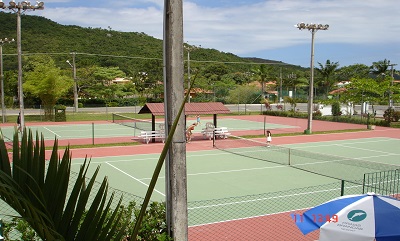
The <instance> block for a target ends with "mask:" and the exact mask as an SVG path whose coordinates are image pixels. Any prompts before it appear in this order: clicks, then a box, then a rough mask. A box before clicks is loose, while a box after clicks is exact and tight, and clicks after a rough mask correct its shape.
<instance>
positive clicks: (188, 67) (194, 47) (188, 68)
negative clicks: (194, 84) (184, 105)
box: [183, 44, 197, 103]
mask: <svg viewBox="0 0 400 241" xmlns="http://www.w3.org/2000/svg"><path fill="white" fill-rule="evenodd" d="M183 47H184V48H185V49H186V51H187V59H188V63H187V71H188V87H187V89H188V91H190V52H191V51H193V50H195V49H197V47H196V46H190V45H189V44H186V45H183ZM190 98H191V95H190V93H189V98H188V103H190Z"/></svg>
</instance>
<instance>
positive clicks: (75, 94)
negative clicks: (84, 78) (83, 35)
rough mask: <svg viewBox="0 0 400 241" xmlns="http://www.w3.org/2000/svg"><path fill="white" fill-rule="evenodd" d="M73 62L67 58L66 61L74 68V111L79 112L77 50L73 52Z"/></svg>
mask: <svg viewBox="0 0 400 241" xmlns="http://www.w3.org/2000/svg"><path fill="white" fill-rule="evenodd" d="M71 54H72V64H71V63H70V62H69V61H68V60H67V61H66V62H67V63H68V64H69V65H70V66H71V68H72V77H73V79H74V87H73V88H74V112H78V108H79V107H78V85H77V83H76V64H75V55H76V53H75V52H72V53H71Z"/></svg>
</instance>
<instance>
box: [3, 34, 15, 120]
mask: <svg viewBox="0 0 400 241" xmlns="http://www.w3.org/2000/svg"><path fill="white" fill-rule="evenodd" d="M12 42H14V39H11V40H10V39H8V38H5V39H4V40H3V39H0V78H1V80H0V81H1V83H0V85H1V116H2V119H3V123H5V122H6V106H5V103H4V74H3V45H4V44H6V43H12Z"/></svg>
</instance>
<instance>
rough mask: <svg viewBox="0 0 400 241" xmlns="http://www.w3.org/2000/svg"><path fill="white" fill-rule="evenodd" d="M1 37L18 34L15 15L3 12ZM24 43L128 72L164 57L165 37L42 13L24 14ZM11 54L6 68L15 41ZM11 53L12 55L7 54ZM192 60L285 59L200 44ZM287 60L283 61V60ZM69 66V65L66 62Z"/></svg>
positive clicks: (30, 50)
mask: <svg viewBox="0 0 400 241" xmlns="http://www.w3.org/2000/svg"><path fill="white" fill-rule="evenodd" d="M0 22H1V23H2V36H1V37H2V38H4V37H7V38H16V15H15V14H14V13H4V12H0ZM21 36H22V37H21V38H22V41H21V45H22V51H23V54H24V55H29V54H37V53H41V54H42V53H47V54H51V55H52V56H53V58H54V59H56V61H57V60H58V61H62V62H65V60H66V59H70V58H71V57H70V53H71V52H76V53H78V54H79V55H77V58H79V59H78V61H79V65H80V66H88V65H94V64H95V65H99V66H104V67H107V66H119V68H120V69H121V70H123V71H124V72H125V73H127V74H129V73H132V72H134V71H137V70H138V69H140V65H142V64H143V61H141V60H149V61H150V60H151V61H162V40H160V39H156V38H154V37H151V36H149V35H147V34H145V33H137V32H118V31H114V30H111V29H101V28H83V27H79V26H73V25H61V24H58V23H56V22H54V21H51V20H49V19H46V18H44V17H39V16H29V15H22V16H21ZM3 53H4V54H5V55H6V57H8V61H5V64H6V66H5V68H16V66H17V59H16V57H15V56H13V54H15V53H16V44H10V45H7V46H5V47H4V50H3ZM8 55H10V56H8ZM190 57H191V61H193V62H196V61H199V62H202V61H204V62H206V61H213V62H229V63H236V62H237V63H241V62H245V63H249V62H255V63H278V64H279V63H282V62H280V61H274V60H264V59H258V58H241V57H238V56H236V55H234V54H231V53H224V52H221V51H218V50H216V49H204V48H198V49H196V50H194V51H192V52H191V54H190ZM283 64H284V63H283ZM65 68H68V66H65ZM230 68H232V69H235V70H236V71H238V70H248V68H249V67H248V66H246V65H243V64H234V65H231V66H230Z"/></svg>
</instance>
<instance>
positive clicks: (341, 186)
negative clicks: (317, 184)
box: [340, 180, 344, 196]
mask: <svg viewBox="0 0 400 241" xmlns="http://www.w3.org/2000/svg"><path fill="white" fill-rule="evenodd" d="M340 182H341V184H340V196H344V180H340Z"/></svg>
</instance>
